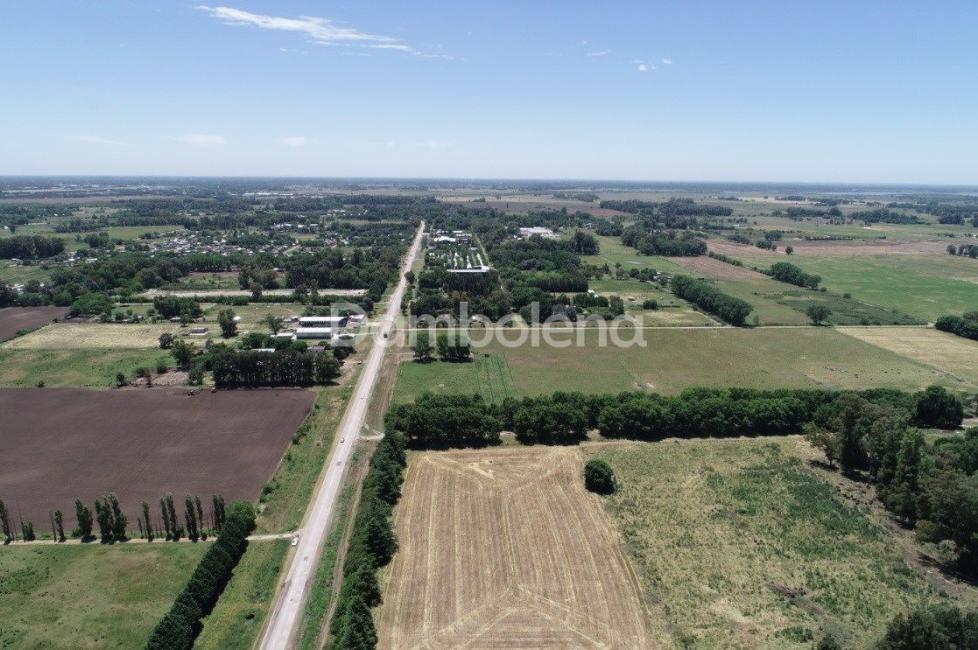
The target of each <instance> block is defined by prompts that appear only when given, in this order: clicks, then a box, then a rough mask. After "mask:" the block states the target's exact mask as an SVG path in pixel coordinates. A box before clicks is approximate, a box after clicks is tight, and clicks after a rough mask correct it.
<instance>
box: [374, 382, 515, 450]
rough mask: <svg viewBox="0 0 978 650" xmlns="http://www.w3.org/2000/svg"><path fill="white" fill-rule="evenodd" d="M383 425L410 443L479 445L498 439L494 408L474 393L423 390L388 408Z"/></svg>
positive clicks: (498, 429) (442, 445)
mask: <svg viewBox="0 0 978 650" xmlns="http://www.w3.org/2000/svg"><path fill="white" fill-rule="evenodd" d="M387 425H388V428H390V429H393V430H395V431H400V432H401V433H403V434H404V435H405V436H406V438H407V444H408V445H409V446H411V447H420V448H445V447H459V446H461V447H467V446H471V447H482V446H485V445H488V444H495V443H498V442H499V431H500V422H499V419H498V418H497V417H496V413H495V409H494V408H493V406H492V405H491V404H488V403H486V402H485V401H483V399H482V398H481V397H480V396H478V395H472V396H468V395H432V394H431V393H425V394H424V395H421V396H420V397H418V399H417V400H416V401H414V402H413V403H411V404H398V405H397V406H395V407H393V408H392V409H391V410H390V411H388V413H387Z"/></svg>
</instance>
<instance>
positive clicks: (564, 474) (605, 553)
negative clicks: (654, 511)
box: [378, 448, 656, 649]
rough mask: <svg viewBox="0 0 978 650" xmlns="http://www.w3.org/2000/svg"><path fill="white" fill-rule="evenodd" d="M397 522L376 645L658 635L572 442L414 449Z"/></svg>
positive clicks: (620, 642) (536, 643)
mask: <svg viewBox="0 0 978 650" xmlns="http://www.w3.org/2000/svg"><path fill="white" fill-rule="evenodd" d="M395 525H396V530H397V538H398V541H399V543H400V550H399V551H398V553H397V555H396V556H395V557H394V561H393V562H392V564H391V566H390V568H389V570H388V572H387V579H386V580H385V586H384V604H383V605H382V606H381V609H380V612H379V618H378V620H379V625H378V634H379V637H380V643H379V646H380V647H381V648H399V649H401V648H462V647H464V648H650V647H655V645H656V644H655V643H654V642H652V640H651V639H650V638H649V636H648V632H647V613H646V609H645V606H644V605H643V602H642V597H641V595H640V592H639V587H638V581H637V580H636V577H635V575H634V573H633V572H632V569H631V566H630V565H629V563H628V560H627V559H626V558H625V556H624V554H623V553H622V549H621V542H620V538H619V536H618V533H617V532H616V531H615V529H614V528H613V526H612V524H611V521H610V520H609V518H608V516H607V515H606V513H605V512H604V510H603V508H602V507H601V503H600V501H599V500H598V497H595V496H594V495H592V494H589V493H588V492H586V491H585V490H584V486H583V478H582V461H581V456H580V453H579V451H578V450H577V449H568V448H518V449H498V450H482V451H453V452H433V453H425V454H422V455H420V456H417V457H415V458H413V459H412V460H411V463H410V465H409V467H408V471H407V478H406V481H405V484H404V492H403V496H402V498H401V502H400V505H399V506H398V509H397V513H396V524H395Z"/></svg>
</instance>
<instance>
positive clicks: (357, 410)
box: [260, 222, 424, 650]
mask: <svg viewBox="0 0 978 650" xmlns="http://www.w3.org/2000/svg"><path fill="white" fill-rule="evenodd" d="M423 232H424V222H422V223H421V225H420V226H419V227H418V232H417V234H416V235H415V237H414V242H413V243H412V244H411V248H410V250H409V251H408V254H407V256H406V257H405V258H404V263H403V265H402V267H401V274H400V278H399V279H398V282H397V287H396V288H395V289H394V293H393V294H391V297H390V300H389V301H388V303H387V310H386V312H385V313H384V317H383V320H382V321H381V323H380V334H381V337H380V338H379V339H377V341H375V342H374V344H373V346H372V347H371V348H370V352H369V353H368V355H367V360H366V362H365V363H364V367H363V372H362V373H361V375H360V377H359V378H358V379H357V384H356V389H355V390H354V392H353V397H352V398H351V400H350V403H349V404H348V405H347V407H346V413H345V414H344V415H343V420H342V421H341V422H340V426H339V428H338V429H337V431H336V435H335V439H336V440H337V441H338V442H337V444H336V446H335V448H334V449H333V453H332V454H331V455H330V457H329V460H328V461H327V462H328V463H329V465H328V466H327V468H326V470H325V472H323V474H322V475H321V478H320V480H319V484H318V485H317V486H316V491H315V493H314V494H313V496H312V502H311V504H310V508H309V509H308V510H307V514H306V520H305V522H304V524H303V526H302V528H301V529H300V530H299V543H298V545H297V546H296V548H295V553H293V554H292V556H291V557H292V559H291V563H290V564H289V566H288V568H287V571H286V573H285V577H284V579H283V580H282V582H281V584H280V588H279V591H278V594H277V595H276V600H275V603H274V605H273V607H272V610H271V614H270V615H269V618H268V621H267V624H266V625H265V628H264V632H263V634H262V637H261V644H260V647H261V648H264V649H266V650H281V649H284V648H291V647H293V646H294V644H295V639H296V633H297V632H298V628H299V625H300V623H301V622H302V613H303V610H304V608H305V603H306V597H307V596H308V595H309V589H310V588H311V587H312V581H313V578H314V576H315V574H316V568H317V566H318V565H319V558H320V555H321V554H322V549H323V544H324V542H325V540H326V531H327V529H328V527H329V522H330V519H331V518H332V515H333V508H334V506H335V505H336V499H337V497H338V496H339V493H340V485H341V482H342V479H343V473H344V471H345V470H346V466H347V464H348V463H349V460H350V455H351V453H352V452H353V448H354V446H356V443H357V438H358V436H359V435H360V430H361V429H362V428H363V424H364V419H365V417H366V414H367V406H368V405H369V403H370V396H371V394H372V393H373V389H374V384H375V383H376V382H377V375H378V373H379V371H380V366H381V362H382V361H383V358H384V353H385V352H386V350H387V345H386V343H387V340H385V339H384V336H385V335H387V336H389V335H390V334H391V332H392V330H393V328H394V323H395V321H396V320H397V318H398V316H399V315H400V313H401V300H402V299H403V297H404V291H405V289H406V288H407V281H406V280H405V279H404V274H405V273H406V272H407V271H409V270H411V266H412V265H413V264H414V259H415V257H417V255H418V249H419V248H420V247H421V235H422V233H423ZM388 340H390V339H388ZM339 441H342V442H339Z"/></svg>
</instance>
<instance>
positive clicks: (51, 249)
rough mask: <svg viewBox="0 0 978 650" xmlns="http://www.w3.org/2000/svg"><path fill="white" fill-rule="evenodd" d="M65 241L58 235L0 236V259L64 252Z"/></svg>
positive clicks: (43, 255) (45, 255)
mask: <svg viewBox="0 0 978 650" xmlns="http://www.w3.org/2000/svg"><path fill="white" fill-rule="evenodd" d="M64 249H65V242H64V240H63V239H61V238H60V237H45V236H43V235H15V236H13V237H4V238H0V259H8V260H9V259H12V258H15V257H16V258H22V259H28V260H34V259H39V258H43V257H54V256H55V255H57V254H59V253H62V252H64Z"/></svg>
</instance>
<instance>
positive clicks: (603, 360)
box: [395, 327, 976, 402]
mask: <svg viewBox="0 0 978 650" xmlns="http://www.w3.org/2000/svg"><path fill="white" fill-rule="evenodd" d="M521 334H522V335H524V336H531V337H532V336H534V334H533V333H531V332H527V331H526V330H507V331H505V332H504V333H503V335H504V336H506V337H507V340H510V341H514V340H516V337H517V336H519V335H521ZM642 334H643V335H644V340H645V342H646V345H645V347H637V346H633V347H629V348H625V349H622V348H618V347H615V346H613V345H610V344H609V345H607V346H604V347H602V346H599V345H597V343H598V334H597V332H594V331H589V332H588V333H587V334H586V335H585V336H584V342H585V344H586V345H585V346H584V347H576V346H571V347H564V348H558V347H552V346H548V345H545V344H544V339H543V338H542V335H541V334H540V333H539V330H537V333H536V334H535V336H540V337H541V338H540V345H536V346H535V345H533V344H532V339H529V340H528V341H527V342H526V343H524V344H523V345H520V346H517V347H506V346H504V345H502V344H500V343H499V342H498V341H496V342H493V343H490V344H489V345H488V346H487V347H485V348H482V349H478V350H476V361H474V362H472V363H463V364H451V363H441V362H438V363H431V364H426V365H422V364H416V363H413V362H408V363H404V364H402V365H401V368H400V372H399V375H398V381H397V388H396V390H395V396H396V397H395V399H396V400H397V401H399V402H403V401H409V400H411V399H413V398H414V397H416V396H417V395H419V394H421V393H422V392H425V391H430V392H434V393H463V394H472V393H480V394H483V395H485V396H486V397H487V399H488V398H490V397H491V394H489V393H488V392H487V391H488V389H487V388H486V380H485V376H486V374H485V373H483V372H480V371H479V370H478V368H480V367H482V366H485V365H487V364H488V360H489V359H491V358H493V357H499V358H500V359H502V360H505V368H506V370H507V372H506V373H505V375H504V376H506V377H509V378H511V382H512V387H513V389H514V390H515V391H516V393H517V394H518V395H539V394H544V393H550V392H552V391H555V390H565V391H582V392H585V393H617V392H620V391H627V390H654V391H656V392H661V393H677V392H679V391H681V390H683V389H684V388H688V387H690V386H743V387H748V388H782V387H794V388H814V387H819V386H822V387H826V388H840V389H846V388H869V387H875V386H886V387H891V388H900V389H904V390H919V389H921V388H923V387H926V386H928V385H930V384H932V383H938V384H943V385H946V386H948V387H950V388H956V389H961V390H973V389H974V388H975V387H976V383H975V381H974V380H973V378H969V377H967V376H961V375H960V374H952V373H951V372H948V371H947V370H945V369H942V368H940V367H939V366H933V365H928V364H925V363H923V362H920V361H914V360H911V359H909V358H906V357H904V356H901V355H899V354H897V353H895V352H892V351H890V350H886V349H883V348H881V347H878V346H875V345H871V344H869V343H866V342H863V341H860V340H857V339H855V338H853V337H850V336H847V335H845V334H842V333H840V332H838V331H835V330H833V329H830V328H815V327H809V328H760V329H733V328H691V329H670V328H652V329H644V330H642ZM552 336H553V340H554V341H557V342H560V341H566V340H568V339H570V340H572V341H573V337H576V336H577V333H573V332H567V333H559V332H554V333H553V335H552ZM629 336H631V334H629ZM623 338H624V337H623ZM486 354H489V357H486V356H485V355H486Z"/></svg>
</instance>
